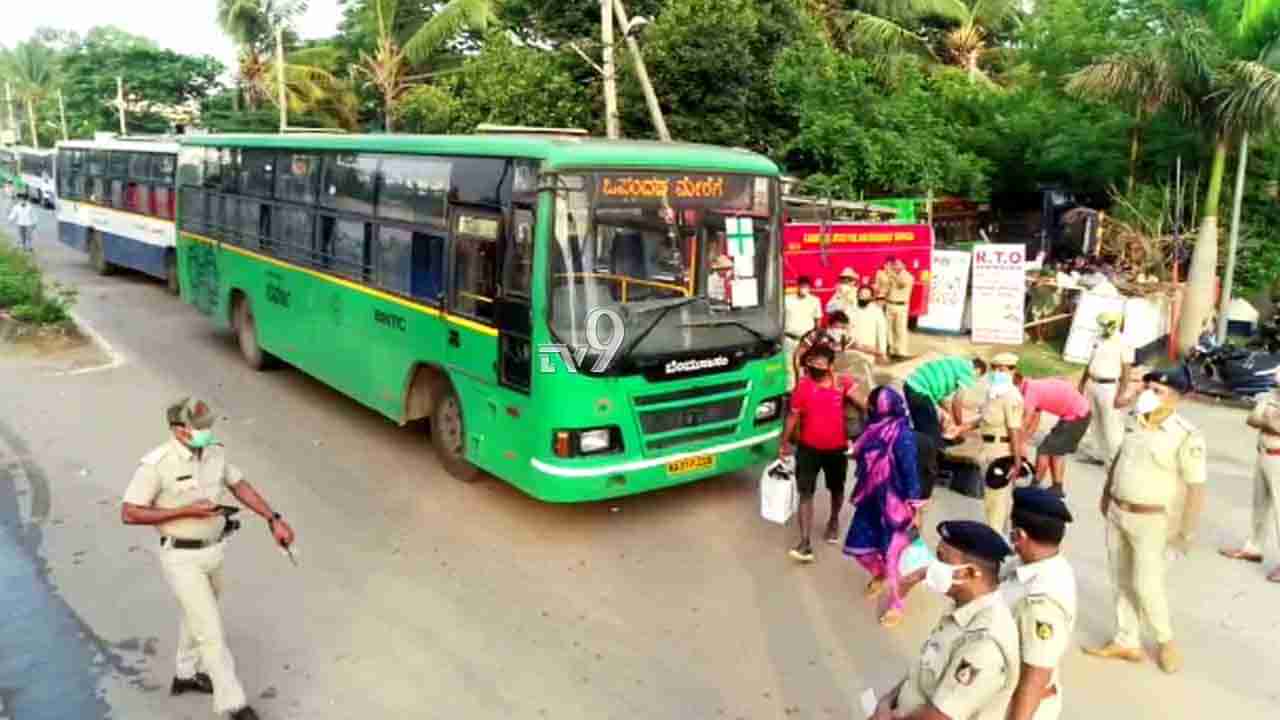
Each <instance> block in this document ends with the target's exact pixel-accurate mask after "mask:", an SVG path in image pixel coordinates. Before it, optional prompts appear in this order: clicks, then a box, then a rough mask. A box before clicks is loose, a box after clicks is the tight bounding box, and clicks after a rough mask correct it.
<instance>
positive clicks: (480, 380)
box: [444, 205, 503, 466]
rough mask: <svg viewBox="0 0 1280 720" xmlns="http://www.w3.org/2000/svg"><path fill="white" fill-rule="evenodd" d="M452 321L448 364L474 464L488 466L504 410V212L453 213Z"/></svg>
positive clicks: (459, 208) (464, 209)
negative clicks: (500, 288) (490, 440)
mask: <svg viewBox="0 0 1280 720" xmlns="http://www.w3.org/2000/svg"><path fill="white" fill-rule="evenodd" d="M449 228H450V231H451V232H450V233H449V235H450V243H449V268H450V272H449V284H448V303H447V305H446V310H447V313H448V318H447V319H446V322H445V327H444V335H445V337H444V361H445V366H446V367H448V368H449V371H450V373H449V374H450V376H451V378H452V380H453V383H454V388H455V389H456V390H457V392H458V397H459V399H460V400H461V401H462V412H463V419H464V422H465V423H466V426H467V427H466V432H467V435H468V438H469V440H468V442H469V443H470V447H468V448H467V455H468V457H469V458H471V460H472V461H473V462H476V463H477V464H480V465H482V466H484V465H486V464H487V462H486V460H487V459H488V458H489V453H490V451H491V450H493V448H492V447H484V442H483V441H484V438H485V437H486V436H487V435H489V434H490V433H491V432H492V431H493V428H494V421H495V420H496V418H497V416H498V413H499V412H500V408H499V402H498V399H497V392H496V391H497V384H498V331H497V326H496V321H497V305H498V302H497V301H498V292H497V285H498V282H497V281H498V251H499V245H500V243H499V240H500V238H501V237H502V229H503V222H502V214H501V213H500V212H498V211H497V210H494V209H492V208H483V207H474V206H467V205H455V206H453V207H451V208H450V212H449Z"/></svg>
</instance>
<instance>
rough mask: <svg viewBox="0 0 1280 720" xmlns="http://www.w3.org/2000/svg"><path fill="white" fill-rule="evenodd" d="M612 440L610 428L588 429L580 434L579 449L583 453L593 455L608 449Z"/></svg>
mask: <svg viewBox="0 0 1280 720" xmlns="http://www.w3.org/2000/svg"><path fill="white" fill-rule="evenodd" d="M612 442H613V439H612V434H611V433H610V432H609V428H598V429H595V430H587V431H584V432H583V433H582V434H581V435H579V436H578V451H579V452H581V453H582V454H583V455H592V454H594V453H598V452H603V451H605V450H608V449H609V445H611V444H612Z"/></svg>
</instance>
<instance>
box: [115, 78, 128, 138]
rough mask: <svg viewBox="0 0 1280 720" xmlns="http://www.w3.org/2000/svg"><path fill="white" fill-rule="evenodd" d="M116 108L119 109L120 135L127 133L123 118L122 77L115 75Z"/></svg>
mask: <svg viewBox="0 0 1280 720" xmlns="http://www.w3.org/2000/svg"><path fill="white" fill-rule="evenodd" d="M116 108H117V109H118V110H119V111H120V137H125V136H126V135H128V134H129V130H128V128H127V127H126V125H125V120H124V78H123V77H120V76H119V75H117V76H116Z"/></svg>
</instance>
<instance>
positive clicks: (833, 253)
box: [782, 222, 933, 317]
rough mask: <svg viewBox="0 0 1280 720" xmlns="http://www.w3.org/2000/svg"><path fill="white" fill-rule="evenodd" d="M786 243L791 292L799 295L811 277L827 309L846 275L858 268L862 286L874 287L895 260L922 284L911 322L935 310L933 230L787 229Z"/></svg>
mask: <svg viewBox="0 0 1280 720" xmlns="http://www.w3.org/2000/svg"><path fill="white" fill-rule="evenodd" d="M782 240H783V248H782V262H783V279H784V281H785V283H786V287H787V292H795V286H796V280H797V279H798V278H799V277H800V276H801V275H804V276H807V277H809V278H810V279H812V281H813V291H814V294H815V295H817V296H818V297H819V298H820V299H821V300H822V303H823V307H826V303H827V300H828V299H830V298H831V293H832V292H834V290H835V287H836V284H837V277H838V276H839V275H840V271H841V270H843V269H844V268H847V267H851V268H853V269H854V271H855V272H857V273H858V278H859V279H858V282H859V284H861V285H865V286H870V285H871V283H872V282H873V281H874V280H875V275H876V271H877V270H879V269H880V268H882V267H884V264H885V261H886V260H888V259H889V258H890V257H896V258H898V259H899V260H901V261H902V262H903V263H905V264H906V266H907V270H909V271H910V272H911V274H912V275H913V276H915V279H916V282H915V286H914V287H913V288H912V290H911V304H910V306H909V309H908V312H909V313H910V316H911V317H918V316H920V315H923V314H924V313H925V312H926V311H927V310H928V309H929V280H930V277H931V275H930V271H931V268H932V261H933V228H932V227H930V226H929V225H897V224H873V223H853V222H846V223H841V222H834V223H829V224H826V225H823V224H821V223H787V224H786V225H784V226H783V230H782Z"/></svg>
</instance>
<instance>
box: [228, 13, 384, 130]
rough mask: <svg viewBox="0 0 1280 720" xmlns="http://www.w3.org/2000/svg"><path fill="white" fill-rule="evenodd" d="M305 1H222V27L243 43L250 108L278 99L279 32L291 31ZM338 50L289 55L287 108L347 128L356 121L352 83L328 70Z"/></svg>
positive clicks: (242, 74) (243, 89)
mask: <svg viewBox="0 0 1280 720" xmlns="http://www.w3.org/2000/svg"><path fill="white" fill-rule="evenodd" d="M306 9H307V0H218V8H217V15H218V25H219V26H220V27H221V28H222V30H223V32H225V33H227V35H229V36H231V39H232V40H234V41H235V43H236V44H237V45H238V46H239V47H240V60H239V65H240V67H239V69H238V72H237V83H238V85H239V90H240V92H239V95H240V96H243V98H244V101H245V104H246V105H247V106H248V108H249V109H250V110H256V109H257V108H258V107H259V106H261V105H263V104H277V103H279V92H278V91H279V87H278V82H277V78H278V76H279V71H278V67H277V64H276V57H275V51H276V47H275V45H276V36H277V33H279V34H281V35H291V34H292V26H293V22H294V21H295V20H296V19H297V18H298V16H300V15H301V14H302V13H304V12H306ZM333 57H334V51H332V50H331V49H328V48H324V47H316V48H305V49H301V50H294V51H292V52H291V53H290V60H289V61H288V62H285V63H284V85H285V106H286V108H287V109H288V111H289V113H291V114H299V113H304V112H318V113H320V114H322V115H325V116H327V117H328V119H329V120H330V121H332V122H333V123H335V124H336V125H338V126H339V127H342V128H345V129H354V128H355V127H356V126H357V125H358V123H359V118H358V117H357V109H356V101H355V98H354V94H353V88H352V87H351V84H350V83H345V82H343V81H341V80H339V79H338V78H337V77H335V75H334V74H333V73H331V72H329V71H328V70H326V69H325V67H326V66H332V65H333V64H334V63H333Z"/></svg>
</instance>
